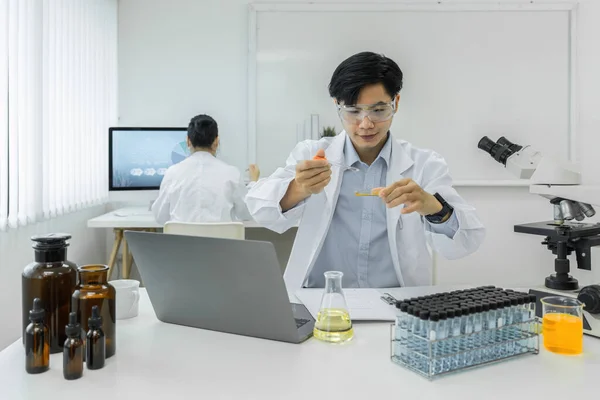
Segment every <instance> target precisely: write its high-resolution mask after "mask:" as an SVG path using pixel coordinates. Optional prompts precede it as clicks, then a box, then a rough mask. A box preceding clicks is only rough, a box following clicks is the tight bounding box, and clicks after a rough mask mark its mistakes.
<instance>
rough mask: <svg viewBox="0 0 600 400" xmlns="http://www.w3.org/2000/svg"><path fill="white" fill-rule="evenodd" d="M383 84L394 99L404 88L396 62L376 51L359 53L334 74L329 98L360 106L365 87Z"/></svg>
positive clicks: (346, 61) (341, 65)
mask: <svg viewBox="0 0 600 400" xmlns="http://www.w3.org/2000/svg"><path fill="white" fill-rule="evenodd" d="M378 83H381V84H382V85H383V87H384V88H385V90H386V92H387V93H388V94H389V95H390V97H392V98H393V97H394V96H396V95H397V94H398V93H400V90H401V89H402V71H401V70H400V67H398V64H396V63H395V62H394V61H393V60H392V59H390V58H388V57H386V56H384V55H382V54H376V53H372V52H362V53H358V54H355V55H353V56H351V57H349V58H347V59H346V60H344V61H343V62H342V63H341V64H340V65H339V66H338V67H337V68H336V69H335V71H334V72H333V76H332V77H331V82H330V83H329V95H330V96H331V97H333V98H334V99H336V100H337V101H338V103H341V104H347V105H352V104H356V101H357V100H358V95H359V94H360V91H361V89H362V88H364V87H365V86H369V85H375V84H378Z"/></svg>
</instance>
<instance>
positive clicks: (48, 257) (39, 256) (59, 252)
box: [34, 248, 67, 263]
mask: <svg viewBox="0 0 600 400" xmlns="http://www.w3.org/2000/svg"><path fill="white" fill-rule="evenodd" d="M34 259H35V262H38V263H55V262H62V261H65V260H66V259H67V249H66V248H64V249H55V250H37V249H35V250H34Z"/></svg>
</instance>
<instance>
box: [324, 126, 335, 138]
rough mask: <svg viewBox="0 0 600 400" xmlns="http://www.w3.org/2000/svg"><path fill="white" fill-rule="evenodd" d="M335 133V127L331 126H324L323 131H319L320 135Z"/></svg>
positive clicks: (327, 135) (326, 135)
mask: <svg viewBox="0 0 600 400" xmlns="http://www.w3.org/2000/svg"><path fill="white" fill-rule="evenodd" d="M336 135H337V133H336V131H335V127H333V126H326V127H325V128H323V133H321V137H330V136H336Z"/></svg>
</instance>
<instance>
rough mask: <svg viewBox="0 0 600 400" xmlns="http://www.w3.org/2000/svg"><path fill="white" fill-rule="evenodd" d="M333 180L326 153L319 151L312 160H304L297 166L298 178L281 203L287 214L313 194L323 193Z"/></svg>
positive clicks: (296, 177) (289, 187) (293, 181)
mask: <svg viewBox="0 0 600 400" xmlns="http://www.w3.org/2000/svg"><path fill="white" fill-rule="evenodd" d="M330 180H331V166H330V165H329V162H328V161H327V159H326V158H325V151H323V150H319V151H317V154H316V155H315V157H314V158H313V159H312V160H304V161H301V162H299V163H298V164H297V165H296V176H295V178H294V180H292V182H291V183H290V185H289V186H288V190H287V191H286V193H285V195H284V196H283V198H282V199H281V201H280V202H279V205H280V206H281V209H282V210H283V211H284V212H285V211H287V210H289V209H291V208H293V207H295V206H296V204H298V203H300V202H301V201H302V200H304V199H306V198H307V197H309V196H310V195H312V194H316V193H319V192H321V191H322V190H323V189H324V188H325V186H327V184H328V183H329V181H330Z"/></svg>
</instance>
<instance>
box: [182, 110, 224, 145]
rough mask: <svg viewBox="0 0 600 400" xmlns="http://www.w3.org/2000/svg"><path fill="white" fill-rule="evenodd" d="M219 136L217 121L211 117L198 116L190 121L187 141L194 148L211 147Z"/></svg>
mask: <svg viewBox="0 0 600 400" xmlns="http://www.w3.org/2000/svg"><path fill="white" fill-rule="evenodd" d="M218 135H219V127H218V126H217V121H215V120H214V119H212V117H210V116H208V115H205V114H200V115H196V116H195V117H194V118H192V119H191V120H190V124H189V125H188V139H190V142H191V143H192V146H194V147H205V148H206V147H211V146H212V144H213V143H214V142H215V139H216V138H217V136H218Z"/></svg>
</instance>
